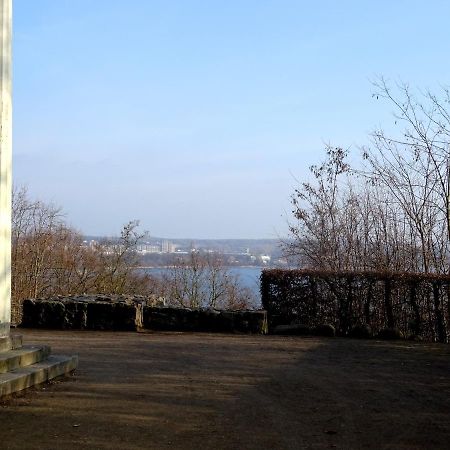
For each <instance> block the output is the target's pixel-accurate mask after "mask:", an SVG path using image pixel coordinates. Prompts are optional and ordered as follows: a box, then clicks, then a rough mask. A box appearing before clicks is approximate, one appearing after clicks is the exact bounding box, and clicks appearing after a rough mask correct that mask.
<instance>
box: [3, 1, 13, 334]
mask: <svg viewBox="0 0 450 450" xmlns="http://www.w3.org/2000/svg"><path fill="white" fill-rule="evenodd" d="M11 34H12V0H0V337H2V336H8V335H9V326H10V322H11V186H12V167H11V161H12V151H11V147H12V141H11V137H12V136H11V134H12V102H11V63H12V59H11Z"/></svg>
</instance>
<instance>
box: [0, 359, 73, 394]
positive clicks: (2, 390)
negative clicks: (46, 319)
mask: <svg viewBox="0 0 450 450" xmlns="http://www.w3.org/2000/svg"><path fill="white" fill-rule="evenodd" d="M77 365H78V357H77V356H57V355H53V356H49V357H48V358H47V359H46V360H45V361H41V362H39V363H36V364H32V365H31V366H26V367H20V368H19V369H15V370H12V371H11V372H7V373H3V374H0V397H3V396H5V395H10V394H13V393H14V392H19V391H22V390H23V389H27V388H29V387H31V386H36V385H39V384H42V383H45V382H46V381H49V380H51V379H53V378H56V377H59V376H62V375H68V374H69V373H70V372H73V371H74V370H75V369H76V367H77Z"/></svg>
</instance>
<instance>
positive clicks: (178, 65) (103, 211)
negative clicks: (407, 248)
mask: <svg viewBox="0 0 450 450" xmlns="http://www.w3.org/2000/svg"><path fill="white" fill-rule="evenodd" d="M449 18H450V2H446V1H428V2H423V1H402V0H398V1H395V2H393V1H377V2H368V1H367V2H362V1H339V2H337V1H317V2H311V1H301V0H297V1H285V0H278V1H264V0H259V1H254V0H247V1H246V0H240V1H235V0H228V1H213V0H210V1H190V0H184V1H181V0H173V1H168V0H165V1H152V0H128V1H127V2H124V1H123V0H120V1H119V0H107V1H106V0H95V1H92V0H89V1H88V0H76V1H74V0H40V1H39V2H30V1H29V0H14V182H15V185H16V186H20V185H26V186H28V189H29V192H30V194H31V195H32V196H33V197H36V198H39V199H42V200H45V201H52V202H54V203H56V204H57V205H61V206H62V207H63V209H64V211H65V212H66V214H67V220H68V222H69V223H70V224H72V225H73V226H74V227H75V228H77V229H79V230H81V231H82V232H84V233H86V234H104V235H112V234H117V233H118V232H119V230H120V228H121V225H122V224H124V223H125V222H127V221H128V220H131V219H140V221H141V224H142V228H143V229H146V230H149V231H150V234H151V235H154V236H165V237H174V238H175V237H191V238H196V237H198V238H238V237H243V238H244V237H245V238H270V237H273V238H276V237H278V236H279V235H282V236H283V235H285V234H286V230H287V226H286V221H287V219H288V218H289V209H290V208H289V196H290V194H291V192H292V191H293V188H294V187H295V184H296V181H295V178H297V179H303V178H304V177H305V176H307V171H308V166H309V165H311V164H313V163H315V162H318V161H320V159H321V158H322V155H323V148H324V143H328V142H329V143H331V144H333V145H340V146H344V147H349V146H352V148H355V151H357V146H358V145H360V144H364V143H366V141H367V133H368V132H369V131H370V130H371V129H373V128H374V127H376V126H378V125H382V126H389V124H390V123H391V122H392V119H391V116H390V113H391V109H390V106H389V105H387V104H383V103H382V102H381V101H376V100H375V99H373V98H372V92H373V88H372V86H371V83H370V80H371V79H374V78H375V77H376V76H378V75H383V76H385V77H386V78H388V79H390V80H393V81H399V80H403V81H406V82H409V83H410V84H411V85H413V86H417V87H419V88H423V89H428V88H430V89H432V90H433V89H436V88H437V87H438V86H440V85H447V84H448V83H449V79H448V77H449V74H450V61H449V58H448V56H449V54H450V52H449V50H450V48H449V47H450V27H449V26H448V20H449Z"/></svg>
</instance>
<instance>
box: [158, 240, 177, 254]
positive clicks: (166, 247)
mask: <svg viewBox="0 0 450 450" xmlns="http://www.w3.org/2000/svg"><path fill="white" fill-rule="evenodd" d="M176 251H177V246H176V245H175V244H174V243H172V242H170V241H162V243H161V253H175V252H176Z"/></svg>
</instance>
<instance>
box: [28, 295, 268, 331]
mask: <svg viewBox="0 0 450 450" xmlns="http://www.w3.org/2000/svg"><path fill="white" fill-rule="evenodd" d="M21 326H23V327H28V328H46V329H59V330H61V329H62V330H110V331H139V330H155V331H156V330H161V331H164V330H166V331H207V332H222V333H255V334H266V333H267V314H266V312H265V311H222V310H215V309H190V308H173V307H166V306H164V305H161V304H158V302H157V300H155V299H151V298H146V297H140V296H107V295H101V296H77V297H58V298H53V299H37V300H25V301H24V302H23V315H22V323H21Z"/></svg>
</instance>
